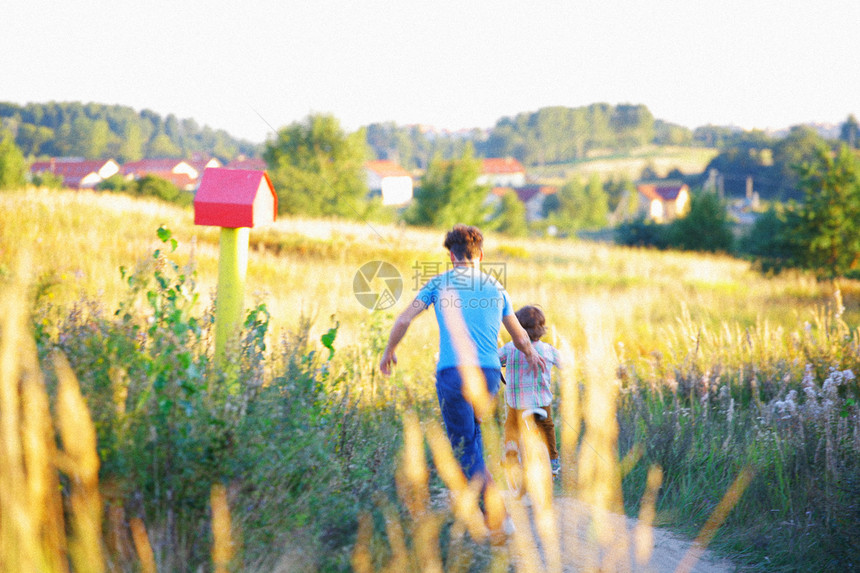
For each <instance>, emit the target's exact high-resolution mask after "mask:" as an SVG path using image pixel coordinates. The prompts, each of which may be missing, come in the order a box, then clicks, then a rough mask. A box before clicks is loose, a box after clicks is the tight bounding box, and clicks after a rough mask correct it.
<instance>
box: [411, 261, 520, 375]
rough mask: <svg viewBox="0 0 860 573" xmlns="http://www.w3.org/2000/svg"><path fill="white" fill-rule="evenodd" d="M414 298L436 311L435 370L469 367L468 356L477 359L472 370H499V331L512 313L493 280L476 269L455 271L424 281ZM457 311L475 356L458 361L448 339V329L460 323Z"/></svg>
mask: <svg viewBox="0 0 860 573" xmlns="http://www.w3.org/2000/svg"><path fill="white" fill-rule="evenodd" d="M416 298H417V299H418V300H420V301H421V302H423V303H424V304H426V305H427V306H430V305H433V309H434V310H435V311H436V322H438V323H439V362H438V363H437V364H436V369H437V370H442V369H443V368H450V367H454V366H458V365H461V364H462V365H465V364H468V363H469V362H472V360H471V359H469V356H468V355H472V356H476V357H477V364H474V366H480V367H481V368H497V369H500V368H501V364H500V363H499V355H498V338H499V328H500V327H501V325H502V317H503V316H509V315H511V314H513V313H514V309H513V307H512V306H511V299H510V298H509V297H508V293H507V291H506V290H505V287H503V286H502V285H501V283H499V281H497V280H496V279H495V277H492V276H490V275H488V274H487V273H484V272H481V270H480V269H478V268H476V267H471V266H467V267H455V268H453V269H451V270H450V271H448V272H446V273H442V274H441V275H436V276H435V277H433V278H432V279H430V280H429V281H427V284H425V285H424V287H423V288H422V289H421V290H420V291H419V292H418V296H417V297H416ZM449 311H453V313H452V312H449ZM458 311H459V313H461V315H462V320H463V322H464V323H465V325H466V330H467V332H468V335H469V336H468V339H469V340H470V341H471V344H472V347H473V348H474V353H472V352H469V353H468V355H467V356H463V357H460V358H459V359H458V356H457V352H456V350H455V347H454V343H453V340H452V337H451V326H452V325H456V324H457V323H459V320H458V318H459V315H458V314H456V313H457V312H458ZM449 323H452V324H449Z"/></svg>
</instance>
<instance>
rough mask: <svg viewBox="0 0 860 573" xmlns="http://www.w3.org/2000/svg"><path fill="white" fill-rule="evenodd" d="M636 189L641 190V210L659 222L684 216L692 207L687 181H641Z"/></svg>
mask: <svg viewBox="0 0 860 573" xmlns="http://www.w3.org/2000/svg"><path fill="white" fill-rule="evenodd" d="M636 190H637V191H639V206H640V212H644V213H645V215H646V216H647V217H648V218H649V219H652V220H654V221H656V222H658V223H663V222H667V221H672V220H674V219H677V218H678V217H682V216H684V215H686V213H687V211H688V210H689V209H690V188H689V186H687V185H686V184H685V183H677V182H673V181H657V182H654V183H640V184H639V185H637V186H636Z"/></svg>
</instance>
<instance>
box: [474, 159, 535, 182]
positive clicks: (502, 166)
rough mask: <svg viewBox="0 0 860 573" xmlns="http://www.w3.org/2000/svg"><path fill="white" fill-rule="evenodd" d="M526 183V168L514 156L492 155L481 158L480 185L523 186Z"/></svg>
mask: <svg viewBox="0 0 860 573" xmlns="http://www.w3.org/2000/svg"><path fill="white" fill-rule="evenodd" d="M525 184H526V169H525V167H523V165H522V163H520V162H519V161H517V160H516V159H514V158H513V157H505V158H498V157H490V158H487V159H482V160H481V174H480V175H479V176H478V185H490V186H491V187H522V186H523V185H525Z"/></svg>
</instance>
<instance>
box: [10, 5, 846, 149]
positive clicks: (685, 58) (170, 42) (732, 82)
mask: <svg viewBox="0 0 860 573" xmlns="http://www.w3.org/2000/svg"><path fill="white" fill-rule="evenodd" d="M9 4H10V5H6V6H4V8H3V10H2V20H0V101H7V102H13V103H17V104H25V103H28V102H35V103H45V102H48V101H81V102H84V103H87V102H96V103H103V104H120V105H127V106H130V107H133V108H134V109H136V110H138V111H139V110H142V109H151V110H153V111H155V112H158V113H159V114H161V115H163V116H166V115H167V114H169V113H173V114H175V115H176V116H177V117H179V118H180V119H185V118H193V119H194V120H196V121H197V122H198V123H199V124H200V125H201V126H202V125H208V126H210V127H212V128H215V129H224V130H226V131H228V132H229V133H230V134H231V135H233V136H235V137H239V138H243V139H247V140H249V141H253V142H262V141H264V140H265V139H266V138H267V137H271V136H273V135H274V132H275V131H276V130H278V129H280V128H282V127H285V126H287V125H289V124H291V123H293V122H296V121H302V120H303V119H304V118H306V117H307V116H308V114H311V113H331V114H333V115H334V116H335V117H337V118H338V119H339V120H340V122H341V124H342V125H343V126H344V128H346V129H347V130H349V131H352V130H355V129H358V128H359V127H361V126H363V125H367V124H370V123H374V122H383V121H394V122H396V123H398V124H400V125H405V124H415V123H420V124H426V125H431V126H434V127H437V128H446V129H463V128H474V127H479V128H488V127H492V126H493V125H494V124H495V123H496V122H497V121H498V120H499V119H500V118H502V117H506V116H514V115H516V114H518V113H521V112H530V111H536V110H537V109H540V108H541V107H546V106H551V105H559V106H566V107H579V106H585V105H589V104H591V103H596V102H606V103H609V104H612V105H618V104H622V103H629V104H644V105H646V106H647V107H648V109H649V110H651V112H652V114H653V115H654V116H655V117H656V118H658V119H662V120H665V121H669V122H672V123H677V124H680V125H684V126H686V127H689V128H695V127H698V126H701V125H707V124H713V125H734V126H738V127H742V128H744V129H752V128H759V129H780V128H784V127H789V126H791V125H796V124H799V123H806V122H821V123H840V122H842V121H844V120H845V119H846V118H847V117H848V115H849V114H852V113H853V114H856V115H860V34H858V33H857V24H858V23H860V1H858V0H817V1H814V2H813V1H809V0H803V1H799V0H779V1H770V0H768V1H764V0H719V1H712V0H595V1H592V0H570V1H556V0H545V1H541V2H530V1H528V0H517V1H507V0H496V1H495V2H490V1H487V0H473V1H470V0H460V1H450V0H433V1H423V2H415V1H412V0H400V1H397V2H395V1H388V2H383V1H377V0H365V1H346V0H338V1H326V0H322V1H306V0H301V1H298V0H281V1H263V0H243V1H242V2H225V1H223V0H208V1H205V2H204V1H201V0H173V1H170V2H164V1H161V0H152V1H150V2H129V1H127V0H112V1H106V0H89V1H87V2H82V1H79V0H66V1H64V2H55V1H50V2H49V1H48V0H17V1H15V2H10V3H9Z"/></svg>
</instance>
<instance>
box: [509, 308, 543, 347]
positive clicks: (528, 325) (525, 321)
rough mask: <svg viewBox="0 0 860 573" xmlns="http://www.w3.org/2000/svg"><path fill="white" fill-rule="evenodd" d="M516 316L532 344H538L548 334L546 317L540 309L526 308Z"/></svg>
mask: <svg viewBox="0 0 860 573" xmlns="http://www.w3.org/2000/svg"><path fill="white" fill-rule="evenodd" d="M516 315H517V320H519V321H520V324H521V325H522V326H523V329H525V331H526V332H527V333H528V335H529V339H530V340H531V341H532V342H537V341H538V340H540V337H541V336H543V335H544V334H546V317H545V316H544V315H543V311H542V310H541V309H539V308H538V307H536V306H524V307H522V308H521V309H519V310H518V311H517V312H516Z"/></svg>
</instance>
